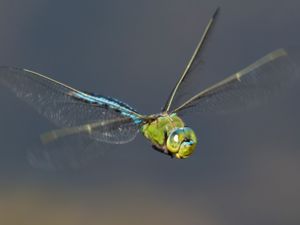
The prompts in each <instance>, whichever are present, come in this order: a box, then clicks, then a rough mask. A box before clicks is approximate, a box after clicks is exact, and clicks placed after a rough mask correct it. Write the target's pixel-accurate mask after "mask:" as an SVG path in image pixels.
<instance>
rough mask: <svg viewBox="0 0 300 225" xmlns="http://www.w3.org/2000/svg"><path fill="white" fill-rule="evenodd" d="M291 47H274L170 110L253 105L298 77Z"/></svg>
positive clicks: (229, 107)
mask: <svg viewBox="0 0 300 225" xmlns="http://www.w3.org/2000/svg"><path fill="white" fill-rule="evenodd" d="M296 59H297V60H299V59H300V58H299V52H297V51H296V50H295V49H289V50H285V49H278V50H276V51H273V52H271V53H269V54H268V55H266V56H264V57H263V58H261V59H259V60H258V61H256V62H255V63H253V64H252V65H250V66H248V67H246V68H245V69H243V70H241V71H239V72H237V73H235V74H233V75H232V76H229V77H228V78H226V79H224V80H222V81H221V82H219V83H217V84H215V85H213V86H211V87H209V88H207V89H205V90H204V91H202V92H200V93H199V94H197V95H195V96H194V97H192V98H190V99H189V100H188V101H186V102H185V103H184V104H182V105H181V106H179V107H178V108H176V109H175V110H174V111H173V112H181V111H184V110H185V109H188V108H191V107H193V108H195V109H197V110H198V111H201V112H212V111H214V112H227V111H232V110H238V109H241V108H243V107H249V106H253V105H257V104H258V103H260V102H263V101H265V100H267V99H269V98H270V97H272V96H273V95H274V94H275V93H278V91H279V90H280V89H281V88H282V87H285V86H287V84H290V83H291V82H292V81H293V80H295V79H296V78H299V77H300V72H299V70H298V69H297V67H298V66H297V64H296V63H295V62H296Z"/></svg>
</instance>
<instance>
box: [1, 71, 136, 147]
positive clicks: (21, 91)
mask: <svg viewBox="0 0 300 225" xmlns="http://www.w3.org/2000/svg"><path fill="white" fill-rule="evenodd" d="M0 84H3V85H4V86H7V87H8V88H10V89H11V90H12V91H13V92H14V93H15V94H16V95H17V96H18V97H19V98H21V99H22V100H24V101H25V102H27V103H29V104H30V105H32V106H33V107H34V108H35V109H36V110H37V111H38V112H39V113H40V114H42V115H44V116H45V117H46V118H48V119H49V120H50V121H52V122H54V124H55V125H57V126H59V127H74V126H81V125H84V124H90V123H95V122H98V123H103V124H104V123H105V121H114V120H115V121H118V123H115V124H114V126H107V125H106V126H104V125H103V128H102V129H100V128H99V126H98V129H97V131H96V130H93V132H91V133H90V137H93V139H97V140H101V141H105V142H109V143H124V142H126V141H129V140H132V139H133V137H134V136H135V135H136V133H137V132H138V127H139V123H140V122H141V121H142V119H141V116H140V115H139V114H138V113H137V112H136V111H135V110H133V109H132V108H131V107H130V106H128V105H127V104H125V103H122V102H120V101H118V100H116V99H113V98H107V97H103V96H94V95H91V94H87V93H84V92H81V91H78V90H76V89H74V88H71V87H69V86H67V85H65V84H62V83H60V82H58V81H55V80H53V79H51V78H48V77H46V76H44V75H42V74H39V73H36V72H33V71H29V70H25V69H17V68H10V67H0Z"/></svg>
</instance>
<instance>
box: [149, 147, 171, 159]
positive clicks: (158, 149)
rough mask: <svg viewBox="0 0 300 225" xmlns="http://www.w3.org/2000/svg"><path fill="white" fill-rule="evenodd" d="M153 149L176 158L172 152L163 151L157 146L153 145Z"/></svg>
mask: <svg viewBox="0 0 300 225" xmlns="http://www.w3.org/2000/svg"><path fill="white" fill-rule="evenodd" d="M152 148H153V149H154V150H156V151H158V152H160V153H163V154H165V155H168V156H170V157H171V158H174V155H173V154H172V153H171V152H169V151H167V150H164V149H162V148H160V147H158V146H156V145H152Z"/></svg>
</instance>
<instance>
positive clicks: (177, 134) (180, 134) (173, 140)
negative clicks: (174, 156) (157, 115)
mask: <svg viewBox="0 0 300 225" xmlns="http://www.w3.org/2000/svg"><path fill="white" fill-rule="evenodd" d="M184 139H185V135H184V128H176V129H174V130H173V131H172V132H171V133H170V135H169V137H168V139H167V148H168V150H169V151H170V152H172V153H177V152H178V151H179V148H180V145H181V143H182V141H183V140H184Z"/></svg>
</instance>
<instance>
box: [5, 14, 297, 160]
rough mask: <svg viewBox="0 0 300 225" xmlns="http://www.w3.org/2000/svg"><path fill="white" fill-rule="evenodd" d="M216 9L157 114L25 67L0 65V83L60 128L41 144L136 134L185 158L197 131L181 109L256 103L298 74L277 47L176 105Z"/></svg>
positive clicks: (130, 137) (120, 139) (129, 137)
mask: <svg viewBox="0 0 300 225" xmlns="http://www.w3.org/2000/svg"><path fill="white" fill-rule="evenodd" d="M218 12H219V9H217V10H216V11H215V12H214V14H213V16H212V17H211V18H210V20H209V22H208V24H207V26H206V28H205V30H204V33H203V34H202V37H201V39H200V41H199V43H198V45H197V47H196V49H195V51H194V53H193V55H192V57H191V59H190V61H189V62H188V65H187V66H186V68H185V70H184V72H183V73H182V75H181V77H180V79H179V80H178V82H177V83H176V85H175V87H174V88H173V90H172V91H171V93H170V96H169V98H168V99H167V101H166V103H165V105H164V107H163V110H162V111H161V112H160V113H157V114H152V115H143V114H140V113H138V112H137V111H136V110H135V109H133V108H132V107H130V106H129V105H128V104H126V103H124V102H122V101H119V100H117V99H115V98H110V97H105V96H102V95H96V94H91V93H88V92H83V91H80V90H77V89H75V88H72V87H70V86H68V85H66V84H63V83H61V82H59V81H56V80H54V79H51V78H49V77H47V76H45V75H42V74H40V73H37V72H34V71H31V70H27V69H18V68H12V67H1V68H0V83H1V84H2V85H4V86H6V87H8V88H9V89H11V90H12V91H13V92H14V93H15V94H16V96H17V97H19V98H20V99H22V100H24V101H25V102H27V103H29V104H30V105H32V106H33V107H34V108H35V109H36V110H37V111H38V112H39V113H40V114H42V115H43V116H45V117H46V118H47V119H49V120H50V121H52V122H53V123H54V124H55V125H56V126H58V129H57V130H53V131H50V132H47V133H45V134H42V135H41V140H42V142H43V143H45V144H47V143H50V142H55V141H57V140H59V139H62V138H65V137H69V136H75V137H76V138H88V139H89V141H90V142H106V143H112V144H123V143H127V142H129V141H132V140H133V139H134V138H135V137H136V135H137V133H138V132H140V133H141V134H142V135H143V136H144V137H145V138H146V139H148V140H149V141H150V143H151V144H152V146H153V148H154V149H155V150H157V151H159V152H161V153H164V154H166V155H169V156H171V157H176V158H178V159H184V158H187V157H189V156H190V155H191V154H192V153H193V152H194V150H195V148H196V145H197V137H196V134H195V132H194V131H193V130H192V129H191V128H190V127H188V126H186V125H185V123H184V121H183V120H182V119H181V115H183V114H184V113H185V112H188V111H190V110H192V109H195V111H200V112H203V111H209V112H213V111H216V112H219V111H224V110H225V111H226V110H231V109H235V108H243V107H248V106H251V105H255V104H257V103H259V102H261V101H263V100H264V99H267V98H268V97H272V96H273V94H274V93H275V92H277V91H278V90H279V89H281V87H284V86H286V84H288V83H291V81H293V80H295V78H297V77H299V73H298V71H297V68H296V64H295V63H294V62H293V60H292V57H291V56H290V53H291V52H293V49H290V50H288V49H278V50H275V51H273V52H271V53H269V54H267V55H265V56H264V57H262V58H261V59H259V60H257V61H256V62H254V63H253V64H251V65H249V66H248V67H246V68H244V69H243V70H241V71H239V72H237V73H234V74H233V75H231V76H229V77H227V78H226V79H224V80H222V81H220V82H218V83H216V84H214V85H212V86H210V87H208V88H206V89H204V90H202V91H200V92H199V93H197V94H196V95H194V96H192V97H190V98H189V99H187V100H186V101H185V102H183V103H181V104H179V105H176V104H175V102H176V101H175V100H176V98H178V96H180V95H181V93H183V92H184V91H185V88H184V85H183V84H184V83H185V82H186V80H187V78H188V77H189V76H190V74H191V73H193V72H194V71H195V68H196V67H198V65H199V63H197V61H198V59H199V58H200V56H201V52H202V51H201V50H203V47H204V46H205V43H206V42H207V39H208V36H209V34H210V33H211V31H212V29H213V27H214V24H215V21H216V18H217V15H218ZM70 144H71V143H70Z"/></svg>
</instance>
